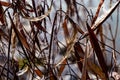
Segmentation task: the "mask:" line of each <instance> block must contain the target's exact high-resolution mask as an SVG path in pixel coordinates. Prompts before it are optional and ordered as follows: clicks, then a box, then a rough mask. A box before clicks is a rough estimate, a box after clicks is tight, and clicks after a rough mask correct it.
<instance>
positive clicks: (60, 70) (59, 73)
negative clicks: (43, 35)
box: [58, 59, 66, 77]
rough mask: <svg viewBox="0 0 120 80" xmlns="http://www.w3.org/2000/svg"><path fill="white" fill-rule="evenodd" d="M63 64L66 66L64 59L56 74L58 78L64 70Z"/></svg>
mask: <svg viewBox="0 0 120 80" xmlns="http://www.w3.org/2000/svg"><path fill="white" fill-rule="evenodd" d="M65 64H66V59H65V60H64V61H63V62H62V63H61V66H60V68H59V72H58V76H59V77H60V76H61V74H62V72H63V70H64V68H65Z"/></svg>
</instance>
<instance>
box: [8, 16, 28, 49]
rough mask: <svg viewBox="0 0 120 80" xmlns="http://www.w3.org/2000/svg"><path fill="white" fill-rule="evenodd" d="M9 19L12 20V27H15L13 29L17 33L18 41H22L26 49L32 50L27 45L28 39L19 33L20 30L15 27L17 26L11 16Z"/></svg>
mask: <svg viewBox="0 0 120 80" xmlns="http://www.w3.org/2000/svg"><path fill="white" fill-rule="evenodd" d="M9 18H10V20H11V23H12V27H13V29H14V32H15V33H16V36H17V37H18V39H19V40H20V41H21V43H22V45H24V47H25V48H26V49H28V50H30V48H29V44H28V43H27V40H26V38H25V37H24V36H23V35H22V34H21V33H20V32H19V31H18V29H17V28H16V27H15V24H14V23H13V21H12V19H11V16H10V14H9Z"/></svg>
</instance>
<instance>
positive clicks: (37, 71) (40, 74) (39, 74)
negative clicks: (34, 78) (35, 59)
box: [34, 70, 43, 77]
mask: <svg viewBox="0 0 120 80" xmlns="http://www.w3.org/2000/svg"><path fill="white" fill-rule="evenodd" d="M34 71H35V73H36V74H37V75H38V76H39V77H42V76H43V74H42V72H41V71H40V70H34Z"/></svg>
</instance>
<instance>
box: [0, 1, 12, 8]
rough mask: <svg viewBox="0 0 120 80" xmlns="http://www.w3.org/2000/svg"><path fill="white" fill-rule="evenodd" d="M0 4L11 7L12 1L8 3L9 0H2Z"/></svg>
mask: <svg viewBox="0 0 120 80" xmlns="http://www.w3.org/2000/svg"><path fill="white" fill-rule="evenodd" d="M0 4H1V5H2V6H6V7H9V6H10V5H11V3H8V2H5V1H0Z"/></svg>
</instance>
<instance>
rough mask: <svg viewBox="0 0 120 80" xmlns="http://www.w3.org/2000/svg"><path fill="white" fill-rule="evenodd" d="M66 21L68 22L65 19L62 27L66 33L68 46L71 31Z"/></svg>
mask: <svg viewBox="0 0 120 80" xmlns="http://www.w3.org/2000/svg"><path fill="white" fill-rule="evenodd" d="M66 21H67V20H66V19H65V20H64V23H63V26H62V27H63V31H64V35H65V40H66V43H67V44H68V43H69V37H70V34H69V31H68V28H67V23H66Z"/></svg>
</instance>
